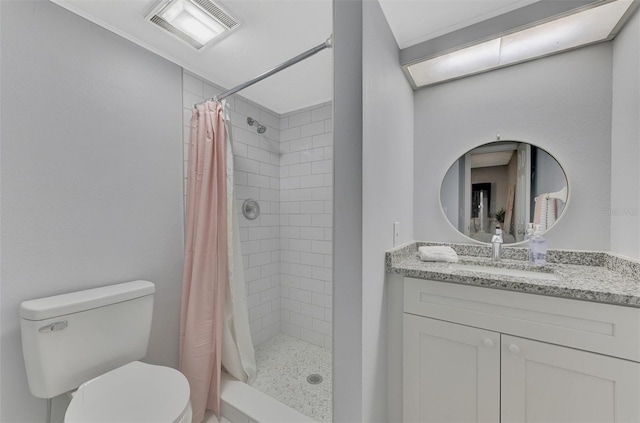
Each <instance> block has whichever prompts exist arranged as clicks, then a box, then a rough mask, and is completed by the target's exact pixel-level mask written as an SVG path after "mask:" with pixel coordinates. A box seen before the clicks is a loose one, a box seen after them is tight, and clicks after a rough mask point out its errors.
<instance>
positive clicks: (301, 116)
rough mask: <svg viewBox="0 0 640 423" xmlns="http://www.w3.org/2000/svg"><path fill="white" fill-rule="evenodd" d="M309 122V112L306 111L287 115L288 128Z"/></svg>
mask: <svg viewBox="0 0 640 423" xmlns="http://www.w3.org/2000/svg"><path fill="white" fill-rule="evenodd" d="M308 123H311V112H310V111H306V112H302V113H297V114H295V115H290V116H289V128H293V127H294V126H302V125H306V124H308Z"/></svg>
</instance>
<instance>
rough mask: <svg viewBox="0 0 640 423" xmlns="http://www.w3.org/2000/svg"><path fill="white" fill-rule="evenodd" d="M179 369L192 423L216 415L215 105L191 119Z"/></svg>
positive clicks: (219, 237)
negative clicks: (186, 389)
mask: <svg viewBox="0 0 640 423" xmlns="http://www.w3.org/2000/svg"><path fill="white" fill-rule="evenodd" d="M190 143H191V145H190V149H189V173H188V182H187V207H186V221H187V222H186V244H185V263H184V277H183V286H182V309H181V320H180V363H179V368H180V371H181V372H182V373H184V375H185V376H186V377H187V379H188V380H189V385H190V388H191V406H192V408H193V422H198V423H199V422H201V421H202V420H203V418H204V413H205V409H211V410H213V411H214V412H215V413H216V414H217V415H219V413H220V372H221V370H222V364H221V360H222V354H221V348H222V342H221V341H222V330H223V311H224V302H225V295H226V292H225V291H226V286H227V283H228V276H229V275H228V270H229V256H228V232H227V231H228V223H227V217H228V216H227V213H228V212H227V207H228V204H227V188H226V185H227V174H226V171H227V168H226V147H227V142H226V132H225V122H224V113H223V108H222V106H221V105H220V104H218V103H213V102H207V103H204V104H201V105H198V106H197V107H196V108H195V109H194V111H193V117H192V119H191V138H190Z"/></svg>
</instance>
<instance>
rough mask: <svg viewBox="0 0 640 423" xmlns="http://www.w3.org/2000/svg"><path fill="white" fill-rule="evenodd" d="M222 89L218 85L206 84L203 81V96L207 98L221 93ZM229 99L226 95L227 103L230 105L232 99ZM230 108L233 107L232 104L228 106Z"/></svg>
mask: <svg viewBox="0 0 640 423" xmlns="http://www.w3.org/2000/svg"><path fill="white" fill-rule="evenodd" d="M222 91H223V90H222V89H221V88H220V87H216V86H214V85H211V84H208V83H206V82H205V84H204V98H206V99H209V98H213V97H215V96H217V95H218V94H222ZM230 99H231V97H227V99H226V100H227V104H229V105H231V104H232V101H229V100H230ZM229 107H230V108H231V109H233V107H232V106H229Z"/></svg>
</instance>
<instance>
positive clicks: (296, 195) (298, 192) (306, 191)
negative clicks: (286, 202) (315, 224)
mask: <svg viewBox="0 0 640 423" xmlns="http://www.w3.org/2000/svg"><path fill="white" fill-rule="evenodd" d="M318 189H320V190H322V189H324V188H300V189H291V190H287V191H286V192H288V193H289V199H290V200H291V201H308V200H311V199H314V198H313V192H314V190H318ZM320 195H321V194H320V193H317V196H320ZM280 198H282V196H281V197H280Z"/></svg>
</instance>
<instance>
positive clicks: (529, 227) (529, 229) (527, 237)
mask: <svg viewBox="0 0 640 423" xmlns="http://www.w3.org/2000/svg"><path fill="white" fill-rule="evenodd" d="M532 237H533V223H527V230H526V232H525V234H524V240H525V242H527V243H528V247H529V263H530V264H533V254H531V238H532Z"/></svg>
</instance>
